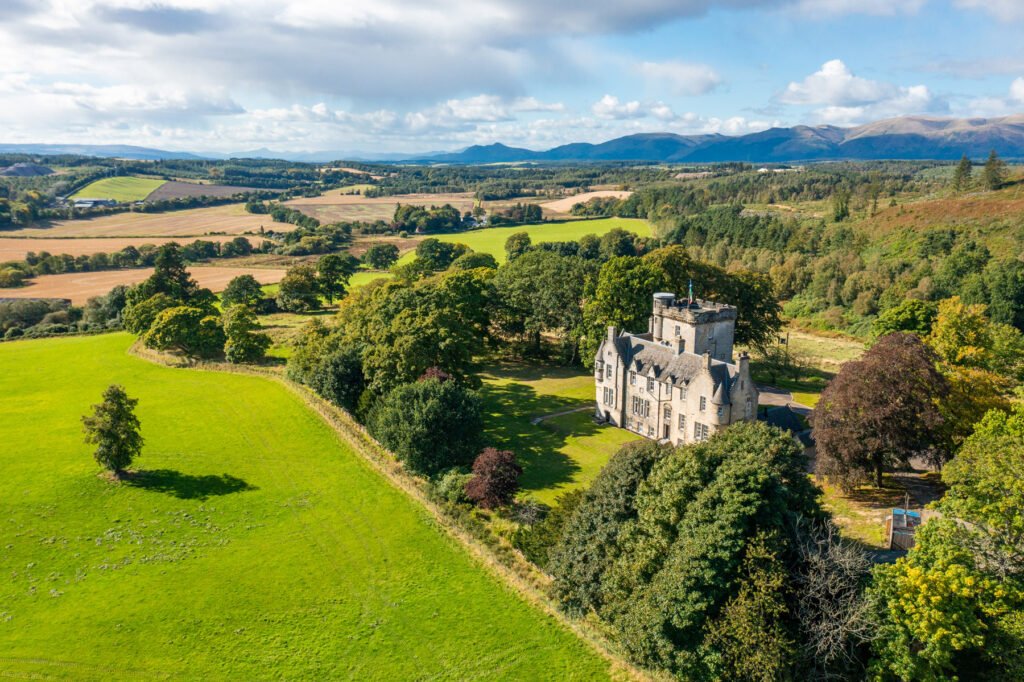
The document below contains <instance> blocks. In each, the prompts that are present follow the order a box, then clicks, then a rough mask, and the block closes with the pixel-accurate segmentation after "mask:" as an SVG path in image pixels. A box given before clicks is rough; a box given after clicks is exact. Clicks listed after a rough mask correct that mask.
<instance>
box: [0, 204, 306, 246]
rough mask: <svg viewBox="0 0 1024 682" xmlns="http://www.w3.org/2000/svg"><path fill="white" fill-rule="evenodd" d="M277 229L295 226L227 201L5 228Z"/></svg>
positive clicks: (138, 233) (104, 232) (86, 231)
mask: <svg viewBox="0 0 1024 682" xmlns="http://www.w3.org/2000/svg"><path fill="white" fill-rule="evenodd" d="M261 226H262V227H266V228H267V229H271V228H273V229H274V230H276V231H278V232H288V231H291V230H294V229H295V226H294V225H291V224H289V223H275V222H274V221H273V219H271V217H270V216H269V215H255V214H252V213H246V211H245V206H244V205H243V204H226V205H224V206H209V207H205V208H192V209H187V210H184V211H165V212H163V213H136V212H126V213H114V214H111V215H105V216H98V217H96V218H88V219H84V220H51V221H48V222H43V223H35V224H34V225H32V226H30V227H22V228H19V229H16V230H4V231H3V236H5V237H58V238H60V237H201V236H204V235H209V234H226V235H240V234H244V233H246V232H253V233H255V232H258V231H259V229H260V227H261Z"/></svg>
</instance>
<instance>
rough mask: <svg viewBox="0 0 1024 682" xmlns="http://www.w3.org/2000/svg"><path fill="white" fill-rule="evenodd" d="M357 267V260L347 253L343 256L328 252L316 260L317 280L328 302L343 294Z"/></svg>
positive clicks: (332, 301)
mask: <svg viewBox="0 0 1024 682" xmlns="http://www.w3.org/2000/svg"><path fill="white" fill-rule="evenodd" d="M358 269H359V261H358V260H356V259H355V257H354V256H351V255H349V254H347V253H346V254H345V255H343V256H339V255H338V254H335V253H332V254H328V255H326V256H324V257H323V258H321V259H320V260H319V261H318V262H317V264H316V273H317V282H318V283H319V285H320V291H321V292H323V294H324V296H326V297H327V302H328V303H334V299H335V298H341V297H342V296H344V295H345V292H346V290H347V287H348V281H349V280H350V279H351V278H352V275H354V274H355V273H356V270H358Z"/></svg>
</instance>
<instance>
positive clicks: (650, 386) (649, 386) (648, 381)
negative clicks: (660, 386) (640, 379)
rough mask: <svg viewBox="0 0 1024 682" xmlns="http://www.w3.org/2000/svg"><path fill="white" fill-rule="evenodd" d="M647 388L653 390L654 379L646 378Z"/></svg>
mask: <svg viewBox="0 0 1024 682" xmlns="http://www.w3.org/2000/svg"><path fill="white" fill-rule="evenodd" d="M647 390H648V391H653V390H654V379H648V380H647Z"/></svg>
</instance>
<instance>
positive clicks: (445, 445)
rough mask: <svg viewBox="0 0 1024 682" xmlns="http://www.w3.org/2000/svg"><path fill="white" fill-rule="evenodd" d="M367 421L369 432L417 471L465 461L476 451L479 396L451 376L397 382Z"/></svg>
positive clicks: (480, 421) (480, 430) (480, 428)
mask: <svg viewBox="0 0 1024 682" xmlns="http://www.w3.org/2000/svg"><path fill="white" fill-rule="evenodd" d="M367 422H368V426H369V429H370V433H371V434H373V437H374V438H376V439H377V440H378V441H380V443H381V444H382V445H383V446H384V447H386V448H388V449H389V450H391V451H392V452H393V453H395V456H396V457H397V458H398V459H399V460H400V461H401V462H403V463H404V464H405V465H406V466H407V467H409V469H410V470H412V471H414V472H416V473H419V474H424V475H427V476H433V475H435V474H437V473H439V472H441V471H444V470H446V469H450V468H452V467H455V466H460V465H469V464H470V463H471V462H472V461H473V459H474V457H475V455H476V453H478V452H479V451H480V441H481V438H482V434H483V417H482V414H481V402H480V398H479V397H478V396H477V394H476V393H474V392H473V391H471V390H469V389H467V388H466V387H464V386H463V385H461V384H459V383H457V382H455V381H445V382H440V381H438V380H437V379H428V380H426V381H418V382H415V383H412V384H404V385H402V386H399V387H398V388H396V389H395V390H393V391H391V392H390V393H388V394H387V395H386V396H384V398H382V399H381V401H380V402H379V403H378V404H377V405H376V406H375V407H374V408H373V411H372V413H371V414H370V415H369V419H368V420H367Z"/></svg>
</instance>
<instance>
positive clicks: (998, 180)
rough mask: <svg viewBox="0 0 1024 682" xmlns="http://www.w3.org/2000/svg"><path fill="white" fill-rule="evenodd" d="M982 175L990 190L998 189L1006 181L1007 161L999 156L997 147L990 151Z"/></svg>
mask: <svg viewBox="0 0 1024 682" xmlns="http://www.w3.org/2000/svg"><path fill="white" fill-rule="evenodd" d="M982 177H983V178H984V180H985V186H986V187H988V188H989V189H990V190H997V189H999V188H1000V187H1002V186H1003V183H1004V182H1006V163H1005V162H1004V161H1003V160H1002V159H1000V158H999V155H998V154H996V150H995V149H993V150H992V151H991V152H989V155H988V160H987V161H986V162H985V170H984V171H982Z"/></svg>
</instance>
